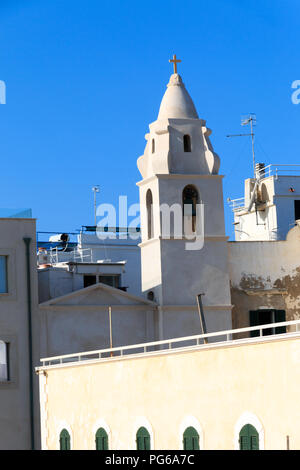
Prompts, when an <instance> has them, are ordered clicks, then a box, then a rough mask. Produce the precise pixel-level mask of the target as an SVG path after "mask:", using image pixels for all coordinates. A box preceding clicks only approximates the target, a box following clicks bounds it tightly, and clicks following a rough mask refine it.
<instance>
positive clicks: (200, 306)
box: [197, 294, 208, 344]
mask: <svg viewBox="0 0 300 470" xmlns="http://www.w3.org/2000/svg"><path fill="white" fill-rule="evenodd" d="M202 295H204V294H198V295H197V305H198V313H199V318H200V326H201V331H202V334H203V335H205V334H206V333H207V330H206V323H205V318H204V311H203V304H202ZM203 341H204V344H207V343H208V341H207V338H203Z"/></svg>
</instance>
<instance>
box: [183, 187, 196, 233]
mask: <svg viewBox="0 0 300 470" xmlns="http://www.w3.org/2000/svg"><path fill="white" fill-rule="evenodd" d="M198 200H199V196H198V191H197V189H196V188H194V186H192V185H188V186H186V187H185V188H184V190H183V192H182V204H183V222H184V225H183V227H184V233H188V232H189V225H191V229H192V232H195V231H196V215H197V203H198Z"/></svg>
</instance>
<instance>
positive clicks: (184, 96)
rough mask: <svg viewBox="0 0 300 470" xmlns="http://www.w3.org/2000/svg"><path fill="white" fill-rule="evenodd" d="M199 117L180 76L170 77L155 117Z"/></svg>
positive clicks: (175, 74)
mask: <svg viewBox="0 0 300 470" xmlns="http://www.w3.org/2000/svg"><path fill="white" fill-rule="evenodd" d="M172 118H173V119H199V117H198V114H197V111H196V108H195V106H194V103H193V101H192V98H191V97H190V95H189V94H188V92H187V90H186V88H185V86H184V84H183V82H182V79H181V76H180V75H178V74H177V73H174V74H173V75H171V77H170V81H169V83H168V85H167V90H166V92H165V94H164V97H163V99H162V102H161V105H160V109H159V113H158V118H157V119H172Z"/></svg>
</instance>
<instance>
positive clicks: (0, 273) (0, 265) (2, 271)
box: [0, 256, 8, 294]
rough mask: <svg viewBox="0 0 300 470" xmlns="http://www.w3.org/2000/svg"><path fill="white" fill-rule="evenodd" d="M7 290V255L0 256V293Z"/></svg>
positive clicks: (5, 292) (4, 292)
mask: <svg viewBox="0 0 300 470" xmlns="http://www.w3.org/2000/svg"><path fill="white" fill-rule="evenodd" d="M7 292H8V287H7V256H0V294H7Z"/></svg>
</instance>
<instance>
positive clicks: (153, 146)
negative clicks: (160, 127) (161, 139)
mask: <svg viewBox="0 0 300 470" xmlns="http://www.w3.org/2000/svg"><path fill="white" fill-rule="evenodd" d="M152 153H155V139H152Z"/></svg>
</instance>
